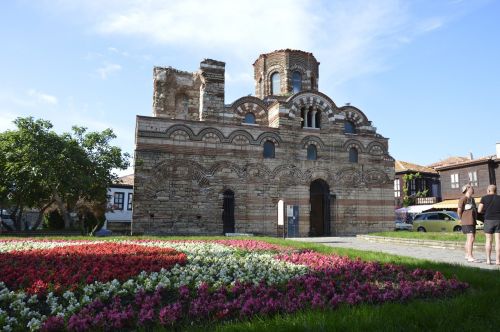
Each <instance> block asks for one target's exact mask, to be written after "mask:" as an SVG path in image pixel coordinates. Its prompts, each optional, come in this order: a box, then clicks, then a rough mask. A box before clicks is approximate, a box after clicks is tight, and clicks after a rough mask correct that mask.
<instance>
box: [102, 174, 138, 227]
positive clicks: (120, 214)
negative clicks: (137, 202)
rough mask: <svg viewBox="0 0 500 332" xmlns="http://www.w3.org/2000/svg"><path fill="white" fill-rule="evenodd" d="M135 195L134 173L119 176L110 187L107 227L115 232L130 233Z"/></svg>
mask: <svg viewBox="0 0 500 332" xmlns="http://www.w3.org/2000/svg"><path fill="white" fill-rule="evenodd" d="M133 196H134V174H129V175H125V176H122V177H119V178H118V179H117V180H116V181H115V183H113V184H112V185H111V186H110V187H109V188H108V206H107V212H106V223H105V225H104V228H105V229H109V230H110V231H113V232H114V233H122V234H130V231H131V223H132V200H133Z"/></svg>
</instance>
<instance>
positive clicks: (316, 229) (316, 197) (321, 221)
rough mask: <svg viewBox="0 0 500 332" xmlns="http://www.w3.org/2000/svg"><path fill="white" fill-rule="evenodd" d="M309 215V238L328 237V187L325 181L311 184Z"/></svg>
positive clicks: (319, 180) (316, 181)
mask: <svg viewBox="0 0 500 332" xmlns="http://www.w3.org/2000/svg"><path fill="white" fill-rule="evenodd" d="M309 195H310V203H311V214H310V216H309V223H310V224H309V236H325V235H330V187H329V186H328V183H326V181H324V180H321V179H317V180H314V181H313V182H311V187H310V191H309Z"/></svg>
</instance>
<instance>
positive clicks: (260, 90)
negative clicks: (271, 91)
mask: <svg viewBox="0 0 500 332" xmlns="http://www.w3.org/2000/svg"><path fill="white" fill-rule="evenodd" d="M262 85H263V84H262V77H261V78H260V79H259V96H260V97H262V96H264V89H263V88H262Z"/></svg>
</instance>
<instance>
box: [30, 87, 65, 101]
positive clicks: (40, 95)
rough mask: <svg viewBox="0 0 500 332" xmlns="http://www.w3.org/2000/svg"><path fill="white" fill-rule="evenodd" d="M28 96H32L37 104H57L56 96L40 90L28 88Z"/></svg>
mask: <svg viewBox="0 0 500 332" xmlns="http://www.w3.org/2000/svg"><path fill="white" fill-rule="evenodd" d="M28 96H30V97H32V98H33V100H34V101H35V102H36V103H38V104H49V105H57V104H58V100H57V97H55V96H52V95H49V94H47V93H44V92H41V91H37V90H35V89H30V90H28Z"/></svg>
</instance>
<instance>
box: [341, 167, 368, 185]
mask: <svg viewBox="0 0 500 332" xmlns="http://www.w3.org/2000/svg"><path fill="white" fill-rule="evenodd" d="M335 178H336V180H337V182H338V183H339V184H342V185H346V186H353V187H357V186H359V185H360V184H361V183H362V182H363V174H362V172H361V171H359V170H357V169H355V168H343V169H341V170H339V171H338V172H337V173H336V174H335Z"/></svg>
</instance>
